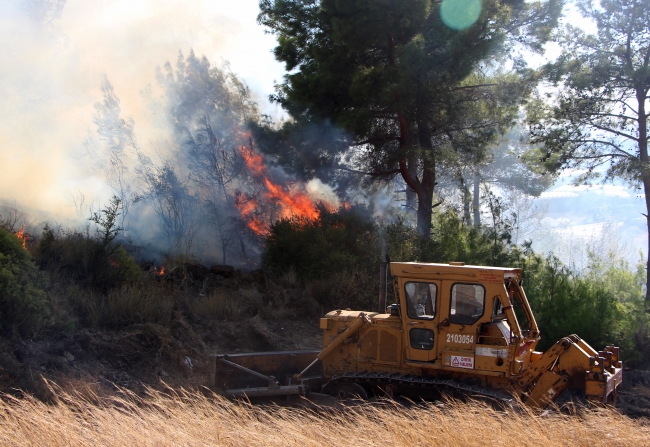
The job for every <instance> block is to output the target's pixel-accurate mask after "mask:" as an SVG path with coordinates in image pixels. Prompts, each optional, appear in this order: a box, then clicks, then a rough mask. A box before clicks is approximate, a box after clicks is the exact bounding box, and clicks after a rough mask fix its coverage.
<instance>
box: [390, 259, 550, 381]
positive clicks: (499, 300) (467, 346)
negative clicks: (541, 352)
mask: <svg viewBox="0 0 650 447" xmlns="http://www.w3.org/2000/svg"><path fill="white" fill-rule="evenodd" d="M391 273H392V275H393V276H394V277H395V286H396V287H395V288H396V291H397V295H398V297H397V298H398V301H399V306H400V312H401V318H402V320H403V323H404V324H403V328H404V343H405V345H406V346H405V352H406V360H407V361H411V362H427V363H435V364H437V365H439V366H440V367H442V368H444V369H447V368H448V369H451V370H456V369H457V370H467V369H472V370H484V371H494V372H495V373H507V372H508V371H513V372H514V371H515V370H517V369H520V368H521V366H522V363H523V362H527V361H529V360H530V356H531V353H532V352H533V350H534V347H535V345H536V344H537V342H538V341H539V331H538V330H537V326H536V324H535V320H534V317H533V315H532V312H531V310H530V307H529V305H528V301H527V299H526V296H525V293H524V291H523V288H522V287H521V270H520V269H506V268H492V267H478V266H465V265H463V264H461V263H453V264H452V265H447V264H418V263H391ZM520 322H521V325H520ZM522 326H523V327H522Z"/></svg>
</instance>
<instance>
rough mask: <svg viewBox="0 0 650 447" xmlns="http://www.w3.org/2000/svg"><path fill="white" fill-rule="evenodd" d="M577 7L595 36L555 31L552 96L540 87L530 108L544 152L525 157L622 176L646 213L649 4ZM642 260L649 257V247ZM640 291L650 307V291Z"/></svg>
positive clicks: (619, 0) (551, 166)
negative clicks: (640, 192)
mask: <svg viewBox="0 0 650 447" xmlns="http://www.w3.org/2000/svg"><path fill="white" fill-rule="evenodd" d="M576 6H577V7H578V10H579V11H580V13H581V14H582V15H583V17H585V19H586V20H588V21H592V22H593V23H594V24H595V25H596V26H597V31H596V33H595V34H587V33H586V32H585V30H584V29H583V28H582V27H579V26H574V25H571V24H568V25H567V26H566V28H565V30H564V32H563V33H562V34H560V36H559V39H558V40H559V44H560V45H561V48H562V50H563V51H562V54H561V55H560V57H559V58H558V59H557V60H556V61H555V62H553V63H550V64H548V65H547V66H546V67H545V69H544V73H545V75H546V77H547V79H548V80H549V81H550V82H551V83H552V84H553V86H554V87H556V88H557V93H555V94H553V93H551V92H552V90H550V89H546V91H545V92H544V94H543V95H541V94H540V98H539V99H538V100H537V101H535V102H531V103H530V104H529V107H528V116H529V117H528V119H529V123H530V130H531V136H532V141H533V142H534V143H543V147H541V148H536V149H535V150H533V151H532V153H531V154H529V155H528V157H527V158H528V159H529V160H530V161H531V162H532V163H536V164H537V165H538V166H541V167H543V168H545V169H547V170H549V171H551V172H557V171H559V170H562V169H567V168H568V169H579V170H580V171H581V172H582V174H581V175H580V177H579V178H578V179H577V180H576V181H577V182H582V183H589V182H591V181H593V180H595V179H598V178H602V179H603V180H605V181H611V180H613V179H622V180H624V181H627V182H629V183H630V184H632V185H634V186H637V187H639V188H641V187H642V188H643V189H644V190H645V191H646V195H645V196H646V197H645V202H646V203H645V205H646V213H645V215H646V216H648V211H650V194H647V192H648V191H649V190H650V171H649V170H648V156H649V154H648V140H649V138H648V124H649V123H648V118H649V115H648V113H647V106H648V91H649V90H650V76H648V71H649V69H650V59H649V57H648V55H649V54H650V40H648V17H649V16H650V0H601V1H599V2H595V1H590V0H578V1H577V2H576ZM604 168H606V169H604ZM646 220H648V218H647V217H646ZM648 222H650V220H648ZM647 255H648V256H649V258H648V259H649V260H650V250H649V251H647ZM646 284H648V285H650V269H648V272H647V274H646ZM646 293H647V295H646V304H647V305H650V287H647V292H646Z"/></svg>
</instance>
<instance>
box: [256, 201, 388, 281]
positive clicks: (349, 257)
mask: <svg viewBox="0 0 650 447" xmlns="http://www.w3.org/2000/svg"><path fill="white" fill-rule="evenodd" d="M369 217H370V216H369V210H368V209H367V208H365V207H362V206H358V205H357V206H354V207H352V208H350V209H346V208H341V209H339V210H338V211H336V212H330V211H328V210H326V209H325V208H324V207H321V209H320V216H319V218H318V219H317V220H314V221H310V220H305V219H299V218H290V219H281V220H279V221H277V222H276V223H274V224H273V225H271V230H270V233H269V235H268V236H267V238H266V240H265V243H264V247H265V249H264V253H263V254H262V264H263V266H264V268H265V269H266V270H267V271H269V272H271V273H272V274H274V275H275V276H278V277H279V276H282V275H286V274H289V272H291V271H293V272H295V274H296V276H297V278H298V280H299V281H300V282H301V283H303V284H305V283H306V282H309V281H313V280H317V279H322V278H327V277H331V276H332V275H333V274H335V273H339V272H352V271H359V270H364V271H365V270H369V271H370V270H372V271H374V270H377V268H378V265H379V253H380V251H379V243H378V235H377V226H376V225H375V224H374V223H372V221H371V219H370V218H369Z"/></svg>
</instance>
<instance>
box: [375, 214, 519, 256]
mask: <svg viewBox="0 0 650 447" xmlns="http://www.w3.org/2000/svg"><path fill="white" fill-rule="evenodd" d="M385 233H386V239H387V242H388V253H389V255H390V258H391V260H392V261H401V262H410V261H414V262H415V261H417V262H440V263H447V262H450V261H458V262H465V263H466V264H471V265H492V266H517V265H519V264H520V263H521V262H523V258H522V252H521V250H520V249H519V247H517V246H513V245H512V244H510V237H509V234H508V232H507V231H505V230H499V229H494V228H492V227H480V228H476V227H472V226H467V225H465V224H464V223H463V222H462V220H461V219H459V218H458V216H456V214H455V213H454V212H453V211H452V210H446V211H440V212H437V213H435V214H434V217H433V228H432V234H431V238H430V239H429V240H425V239H423V238H422V237H420V235H419V234H418V233H417V232H416V231H415V229H414V228H413V227H411V226H409V225H406V224H405V223H404V221H402V220H398V221H397V222H396V223H394V224H391V225H388V226H387V227H386V229H385Z"/></svg>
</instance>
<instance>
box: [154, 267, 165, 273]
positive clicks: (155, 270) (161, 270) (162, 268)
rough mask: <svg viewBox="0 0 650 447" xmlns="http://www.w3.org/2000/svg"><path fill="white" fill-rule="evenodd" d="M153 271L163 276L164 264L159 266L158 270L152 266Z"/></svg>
mask: <svg viewBox="0 0 650 447" xmlns="http://www.w3.org/2000/svg"><path fill="white" fill-rule="evenodd" d="M153 273H154V274H155V275H160V276H163V275H164V274H165V266H164V265H163V266H162V267H160V271H158V269H157V268H156V266H154V268H153Z"/></svg>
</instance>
